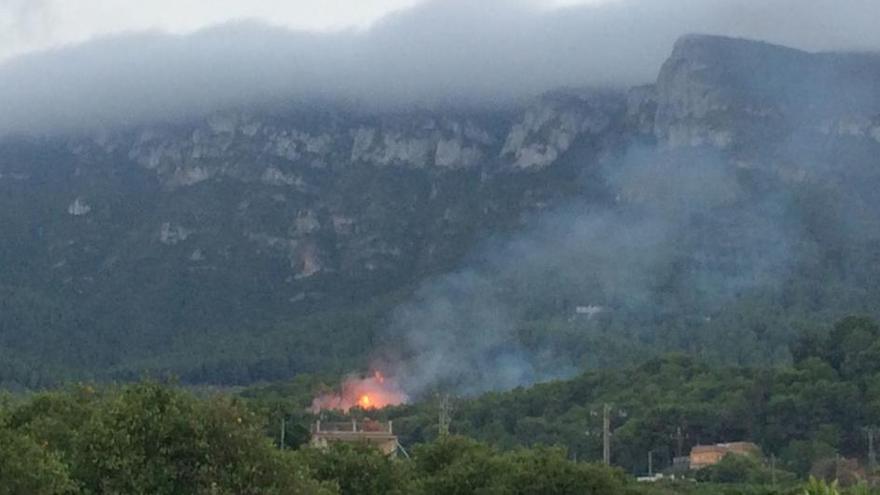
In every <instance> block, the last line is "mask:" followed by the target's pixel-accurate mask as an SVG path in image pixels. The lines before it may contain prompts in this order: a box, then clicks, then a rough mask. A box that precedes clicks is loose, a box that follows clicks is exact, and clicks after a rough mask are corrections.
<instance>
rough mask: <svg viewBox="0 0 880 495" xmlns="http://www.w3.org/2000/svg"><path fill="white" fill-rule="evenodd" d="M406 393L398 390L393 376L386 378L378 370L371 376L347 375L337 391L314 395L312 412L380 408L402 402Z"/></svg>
mask: <svg viewBox="0 0 880 495" xmlns="http://www.w3.org/2000/svg"><path fill="white" fill-rule="evenodd" d="M406 400H407V397H406V394H404V393H403V391H401V390H400V388H399V387H398V386H397V383H396V382H395V380H394V379H393V378H386V377H385V376H384V375H383V374H382V373H380V372H379V371H375V372H373V374H372V375H371V376H367V377H360V376H349V377H348V378H346V379H345V380H344V381H343V382H342V387H341V389H340V391H339V392H334V393H327V394H323V395H321V396H318V397H315V399H314V400H313V401H312V412H314V413H317V412H320V411H322V410H331V409H335V410H341V411H346V412H347V411H348V410H349V409H351V408H352V407H359V408H361V409H381V408H383V407H386V406H394V405H398V404H403V403H405V402H406Z"/></svg>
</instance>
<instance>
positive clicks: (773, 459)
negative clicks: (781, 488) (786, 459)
mask: <svg viewBox="0 0 880 495" xmlns="http://www.w3.org/2000/svg"><path fill="white" fill-rule="evenodd" d="M770 479H771V481H772V482H773V485H772V486H774V487H775V486H776V454H770Z"/></svg>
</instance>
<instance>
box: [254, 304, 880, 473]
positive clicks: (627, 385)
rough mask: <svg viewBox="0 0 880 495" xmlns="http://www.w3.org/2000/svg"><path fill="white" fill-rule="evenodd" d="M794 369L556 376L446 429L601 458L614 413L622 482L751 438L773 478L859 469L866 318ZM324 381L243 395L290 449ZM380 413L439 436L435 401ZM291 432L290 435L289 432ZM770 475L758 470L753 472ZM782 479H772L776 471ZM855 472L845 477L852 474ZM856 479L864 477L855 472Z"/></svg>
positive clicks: (671, 361)
mask: <svg viewBox="0 0 880 495" xmlns="http://www.w3.org/2000/svg"><path fill="white" fill-rule="evenodd" d="M791 352H792V355H793V356H794V361H795V362H794V364H793V365H791V366H779V367H721V366H715V365H713V363H706V362H700V361H699V360H697V359H695V358H693V357H688V356H684V355H668V356H665V357H661V358H656V359H652V360H649V361H647V362H645V363H643V364H641V365H637V366H633V367H627V368H623V369H614V370H599V371H592V372H587V373H585V374H582V375H580V376H578V377H576V378H573V379H571V380H563V381H556V382H550V383H545V384H540V385H536V386H534V387H531V388H519V389H516V390H512V391H508V392H498V393H489V394H485V395H482V396H479V397H476V398H460V399H458V400H456V401H454V412H453V419H452V424H451V430H452V431H453V432H454V433H457V434H461V435H465V436H467V437H470V438H474V439H477V440H479V441H481V442H485V443H487V444H488V445H492V446H494V447H496V448H499V449H502V450H511V449H517V448H521V447H537V446H541V445H555V446H560V447H562V448H564V449H565V452H566V455H567V457H568V458H569V459H577V460H583V461H593V462H595V461H598V460H600V459H601V457H602V454H601V452H602V450H601V449H602V440H601V436H600V434H599V432H600V431H601V421H602V410H603V407H604V405H606V404H608V405H610V406H611V407H612V410H613V411H614V413H613V418H612V426H613V429H614V432H613V442H612V462H613V464H614V465H616V466H620V467H621V468H622V469H624V470H625V471H626V472H628V473H631V474H644V473H646V472H647V459H648V453H649V452H651V453H652V456H653V459H654V466H655V468H657V469H663V468H668V467H670V465H671V462H672V458H673V457H675V456H677V455H680V454H684V455H687V453H688V452H689V450H690V448H691V447H692V446H693V445H697V444H711V443H716V442H730V441H738V440H749V441H753V442H755V443H757V444H758V445H760V446H761V448H762V449H763V451H764V454H765V456H766V457H767V459H773V460H774V465H775V467H776V468H777V469H778V473H786V472H787V473H791V475H792V476H793V477H796V478H799V479H805V478H806V477H807V476H808V475H809V474H810V473H813V474H820V475H821V474H823V473H826V474H827V471H828V470H829V469H832V467H831V466H834V469H838V470H839V466H837V464H836V462H837V461H835V459H857V460H858V463H859V464H860V465H861V466H865V465H867V464H868V462H869V461H868V442H867V437H866V432H867V429H868V428H876V426H877V425H878V424H880V399H878V397H880V328H878V325H877V324H876V322H875V321H874V320H872V319H870V318H862V317H848V318H845V319H843V320H840V321H839V322H838V323H837V324H836V325H834V326H833V327H831V328H828V329H818V330H817V331H815V332H805V333H804V334H803V335H801V336H800V338H799V339H797V343H796V344H794V345H793V346H792V350H791ZM327 384H332V381H330V380H329V378H328V377H317V376H301V377H298V378H297V379H296V380H294V381H292V382H288V383H285V384H274V385H270V386H264V387H255V388H250V389H246V390H245V391H243V392H241V396H242V397H244V398H245V399H246V400H248V402H249V403H250V404H252V405H253V406H254V407H256V408H257V409H259V410H260V411H262V413H261V414H262V415H264V416H265V417H269V418H271V420H270V423H269V427H268V429H267V434H268V435H275V436H277V433H278V424H279V421H280V418H281V417H282V416H286V417H287V418H288V419H289V420H290V421H291V424H292V425H293V428H291V431H294V432H295V433H293V434H292V435H289V436H288V437H287V441H288V442H289V446H290V447H295V446H296V445H297V444H298V443H301V442H303V441H305V439H306V438H308V433H307V432H308V430H307V427H308V424H309V423H310V422H311V421H312V420H313V419H314V417H313V416H312V415H311V414H309V413H307V412H305V410H306V408H307V407H308V405H309V404H310V401H311V398H312V397H313V396H314V393H315V391H316V390H319V389H321V387H323V386H326V385H327ZM422 399H423V400H420V401H418V402H415V403H413V404H411V405H404V406H399V407H391V408H387V409H385V410H383V411H380V412H378V414H377V413H376V412H374V411H368V412H365V411H355V412H354V413H353V414H356V415H358V414H360V415H363V414H367V413H369V415H371V416H374V417H377V416H378V417H381V418H383V419H391V420H393V421H394V425H395V431H396V432H397V433H398V434H399V435H400V437H401V441H402V442H403V444H404V445H413V444H419V443H424V442H432V441H435V440H436V439H437V431H438V430H437V421H438V417H437V414H438V405H437V403H436V399H435V397H430V396H429V397H424V398H422ZM297 432H298V433H297ZM758 476H759V477H760V476H769V474H768V473H767V472H764V473H763V474H759V475H758ZM780 476H782V475H781V474H780ZM853 476H855V475H853ZM859 476H864V473H862V474H861V475H859Z"/></svg>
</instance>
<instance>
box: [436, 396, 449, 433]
mask: <svg viewBox="0 0 880 495" xmlns="http://www.w3.org/2000/svg"><path fill="white" fill-rule="evenodd" d="M437 398H438V400H439V402H440V406H439V414H438V416H439V417H438V421H437V433H438V435H439V436H440V438H445V437H448V436H449V424H450V423H451V422H452V402H451V401H450V399H449V394H446V393H440V394H437Z"/></svg>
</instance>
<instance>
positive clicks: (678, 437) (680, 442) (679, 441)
mask: <svg viewBox="0 0 880 495" xmlns="http://www.w3.org/2000/svg"><path fill="white" fill-rule="evenodd" d="M675 446H676V451H675V455H676V457H681V452H682V450H684V435H682V434H681V426H676V427H675Z"/></svg>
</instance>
